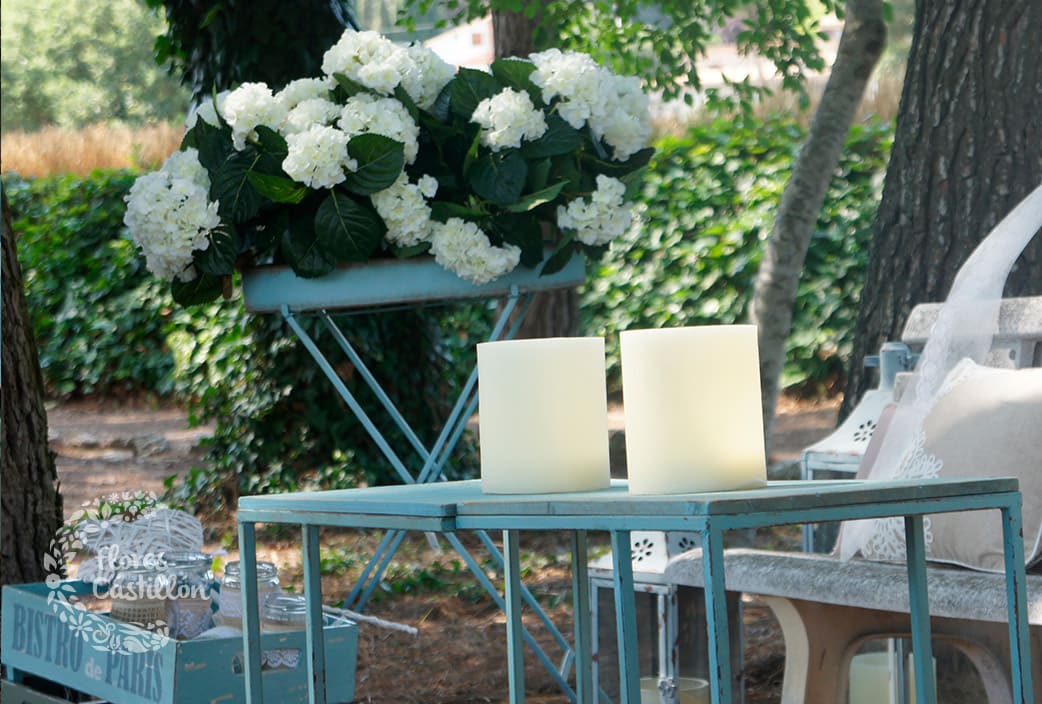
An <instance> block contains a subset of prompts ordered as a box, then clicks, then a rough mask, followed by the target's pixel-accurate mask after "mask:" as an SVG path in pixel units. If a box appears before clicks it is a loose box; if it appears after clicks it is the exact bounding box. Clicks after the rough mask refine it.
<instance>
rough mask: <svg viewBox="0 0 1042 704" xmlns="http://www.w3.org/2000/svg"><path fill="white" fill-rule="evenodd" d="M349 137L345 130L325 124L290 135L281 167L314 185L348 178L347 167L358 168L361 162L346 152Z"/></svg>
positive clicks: (304, 181)
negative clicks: (286, 152) (287, 151)
mask: <svg viewBox="0 0 1042 704" xmlns="http://www.w3.org/2000/svg"><path fill="white" fill-rule="evenodd" d="M348 139H350V137H349V136H348V135H347V134H346V133H344V132H342V131H340V130H338V129H336V128H335V127H327V126H325V125H312V126H311V127H309V128H308V129H307V130H305V131H304V132H297V133H296V134H290V135H287V136H286V145H287V146H288V147H289V153H288V154H287V155H286V158H285V159H284V160H283V161H282V170H283V171H285V172H286V174H287V175H288V176H289V177H290V178H292V179H293V180H294V181H298V182H300V183H303V184H305V185H307V186H310V187H311V188H332V187H333V186H335V185H336V184H338V183H340V182H341V181H343V180H344V179H345V178H346V175H345V173H344V170H345V169H347V170H349V171H354V170H355V169H357V168H358V162H356V161H355V160H354V159H352V158H351V157H350V156H349V155H348V153H347V142H348Z"/></svg>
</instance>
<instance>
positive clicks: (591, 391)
mask: <svg viewBox="0 0 1042 704" xmlns="http://www.w3.org/2000/svg"><path fill="white" fill-rule="evenodd" d="M604 369H605V365H604V340H603V339H602V338H599V337H573V338H547V339H538V340H508V341H500V342H484V343H481V344H479V345H478V418H479V421H478V426H479V441H480V448H481V490H482V491H484V492H486V493H490V494H530V493H547V492H564V491H592V490H595V489H604V488H606V487H608V486H609V485H610V483H611V475H610V468H609V459H608V397H607V391H606V384H605V379H604Z"/></svg>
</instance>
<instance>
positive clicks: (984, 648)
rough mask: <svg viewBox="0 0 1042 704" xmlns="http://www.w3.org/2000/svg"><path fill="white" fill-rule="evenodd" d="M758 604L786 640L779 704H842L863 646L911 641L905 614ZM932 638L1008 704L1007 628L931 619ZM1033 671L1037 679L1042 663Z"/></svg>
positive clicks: (993, 697) (993, 702) (1036, 637)
mask: <svg viewBox="0 0 1042 704" xmlns="http://www.w3.org/2000/svg"><path fill="white" fill-rule="evenodd" d="M758 598H759V599H760V600H762V601H763V602H764V603H765V604H767V605H768V606H769V607H770V609H771V611H772V612H774V615H775V618H777V619H778V624H779V625H780V626H781V629H782V634H783V636H784V638H785V678H784V681H783V684H782V698H781V701H782V704H802V703H803V702H806V703H807V704H835V702H842V701H844V697H845V694H846V690H847V686H848V681H849V669H850V661H851V659H852V658H853V656H854V654H855V653H856V652H857V650H858V649H859V648H860V647H861V646H862V645H863V644H864V643H865V641H867V640H872V639H876V638H907V637H908V636H909V617H908V614H904V613H893V612H888V611H877V610H873V609H861V608H857V607H850V606H838V605H834V604H822V603H818V602H813V601H803V600H800V599H786V598H784V597H771V596H759V597H758ZM932 635H933V639H934V640H935V641H944V642H947V643H950V644H951V645H952V646H954V647H955V648H958V649H959V650H960V651H961V652H962V653H963V654H964V655H965V656H966V657H967V659H969V661H970V662H971V663H972V664H973V666H974V668H975V669H976V670H977V674H978V675H979V677H980V679H981V683H982V685H983V687H984V691H985V695H986V698H987V702H988V704H1012V702H1013V701H1014V697H1013V691H1012V689H1011V687H1010V677H1009V674H1010V663H1009V652H1008V646H1009V641H1008V631H1007V626H1006V624H1004V623H991V622H981V621H964V620H960V619H949V618H934V619H932ZM1031 641H1032V643H1031V645H1032V647H1034V648H1039V647H1040V646H1042V629H1035V628H1033V629H1032V631H1031ZM1033 667H1034V669H1035V670H1036V672H1035V674H1036V679H1037V675H1038V672H1039V671H1042V659H1040V660H1039V661H1037V662H1034V663H1033Z"/></svg>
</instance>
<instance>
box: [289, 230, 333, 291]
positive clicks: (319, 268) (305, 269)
mask: <svg viewBox="0 0 1042 704" xmlns="http://www.w3.org/2000/svg"><path fill="white" fill-rule="evenodd" d="M281 250H282V256H283V257H284V258H285V260H286V262H287V263H289V265H290V267H292V268H293V271H294V272H295V273H296V274H297V275H299V276H303V277H304V278H308V279H313V278H316V277H319V276H324V275H326V274H328V273H329V272H331V271H333V269H334V268H335V267H336V259H335V258H334V257H333V255H332V253H330V252H329V251H327V250H326V249H324V248H323V247H322V245H321V244H320V242H319V235H318V228H316V227H314V226H313V225H308V222H307V220H297V221H294V222H293V223H292V224H291V225H290V227H289V228H287V229H286V230H284V231H283V232H282V246H281Z"/></svg>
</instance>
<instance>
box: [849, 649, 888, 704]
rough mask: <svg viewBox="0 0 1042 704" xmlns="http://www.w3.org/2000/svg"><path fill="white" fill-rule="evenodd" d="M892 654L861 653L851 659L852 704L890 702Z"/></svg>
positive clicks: (885, 703)
mask: <svg viewBox="0 0 1042 704" xmlns="http://www.w3.org/2000/svg"><path fill="white" fill-rule="evenodd" d="M890 688H891V683H890V656H889V655H888V654H887V653H861V654H860V655H855V656H854V657H853V659H851V661H850V704H888V703H889V702H890Z"/></svg>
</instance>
